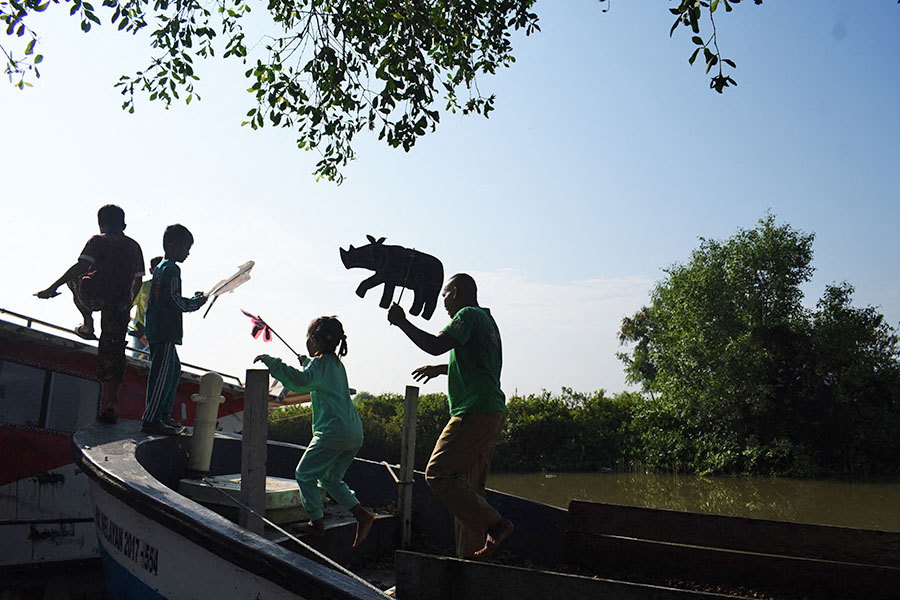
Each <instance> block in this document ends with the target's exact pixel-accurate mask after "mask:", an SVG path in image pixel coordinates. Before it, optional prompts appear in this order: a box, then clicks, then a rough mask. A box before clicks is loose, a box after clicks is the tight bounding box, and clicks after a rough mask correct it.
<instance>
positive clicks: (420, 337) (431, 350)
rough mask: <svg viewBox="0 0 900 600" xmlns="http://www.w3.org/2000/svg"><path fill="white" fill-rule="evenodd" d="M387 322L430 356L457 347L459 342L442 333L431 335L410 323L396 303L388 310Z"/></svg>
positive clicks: (438, 354)
mask: <svg viewBox="0 0 900 600" xmlns="http://www.w3.org/2000/svg"><path fill="white" fill-rule="evenodd" d="M388 322H390V324H391V325H396V326H397V327H399V328H400V331H402V332H403V333H405V334H406V337H408V338H409V339H410V340H412V342H413V343H414V344H415V345H416V346H418V347H419V349H421V350H424V351H425V352H427V353H428V354H431V355H432V356H440V355H441V354H445V353H447V352H450V350H452V349H453V348H456V347H457V346H459V342H458V341H456V339H454V338H453V336H451V335H449V334H447V333H444V332H443V331H442V332H440V333H439V334H437V335H432V334H430V333H428V332H427V331H423V330H421V329H419V328H418V327H416V326H415V325H413V324H412V323H410V322H409V319H407V318H406V313H405V312H403V309H402V308H401V307H400V305H399V304H397V303H394V304H392V305H391V307H390V308H389V309H388Z"/></svg>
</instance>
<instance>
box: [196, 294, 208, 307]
mask: <svg viewBox="0 0 900 600" xmlns="http://www.w3.org/2000/svg"><path fill="white" fill-rule="evenodd" d="M194 300H199V301H200V306H203V305H204V304H206V302H207V300H209V297H208V296H207V295H206V294H204V293H203V292H194Z"/></svg>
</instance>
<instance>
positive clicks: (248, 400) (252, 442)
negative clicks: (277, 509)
mask: <svg viewBox="0 0 900 600" xmlns="http://www.w3.org/2000/svg"><path fill="white" fill-rule="evenodd" d="M246 381H247V385H246V386H245V387H244V431H243V436H244V439H243V441H242V443H241V494H240V497H241V502H242V503H243V504H244V505H246V506H249V507H250V508H252V509H253V510H254V511H256V513H257V514H259V515H265V513H266V441H267V438H268V437H269V432H268V427H269V402H268V401H269V371H268V369H248V370H247V379H246ZM239 524H240V525H241V527H244V528H246V529H249V530H250V531H252V532H254V533H258V534H260V535H262V533H263V521H262V519H261V518H259V517H257V516H256V515H254V514H252V513H251V512H250V511H248V510H246V509H244V508H241V509H240V517H239Z"/></svg>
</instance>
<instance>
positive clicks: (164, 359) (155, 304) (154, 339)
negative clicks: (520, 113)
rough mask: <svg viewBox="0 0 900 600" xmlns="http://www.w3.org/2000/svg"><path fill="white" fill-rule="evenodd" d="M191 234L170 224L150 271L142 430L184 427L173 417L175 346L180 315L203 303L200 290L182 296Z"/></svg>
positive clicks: (177, 376) (171, 431) (177, 372)
mask: <svg viewBox="0 0 900 600" xmlns="http://www.w3.org/2000/svg"><path fill="white" fill-rule="evenodd" d="M193 245H194V236H193V235H191V232H190V231H188V229H187V227H185V226H184V225H169V226H168V227H166V231H165V233H164V234H163V249H164V250H165V258H164V259H163V261H162V262H161V263H159V266H157V267H156V270H155V271H154V272H153V279H152V280H151V282H150V299H149V300H148V301H147V319H146V323H145V325H144V334H145V335H146V336H147V342H148V343H149V344H150V376H149V377H148V378H147V402H146V408H145V409H144V416H143V417H142V418H141V421H142V422H143V423H142V426H141V431H143V432H145V433H160V434H164V435H176V434H179V433H181V432H182V431H183V430H184V428H183V427H182V426H181V423H179V422H178V421H176V420H175V419H173V418H172V405H173V404H174V403H175V392H176V390H177V389H178V382H179V381H180V380H181V362H180V361H179V360H178V353H177V352H176V351H175V346H177V345H180V344H181V338H182V337H183V335H184V325H183V323H182V318H181V314H182V313H185V312H192V311H195V310H198V309H199V308H200V307H201V306H203V305H204V304H206V296H204V295H203V292H195V293H194V295H193V297H191V298H183V297H182V296H181V268H180V267H179V266H178V263H180V262H184V261H185V259H187V257H188V255H189V254H190V253H191V246H193Z"/></svg>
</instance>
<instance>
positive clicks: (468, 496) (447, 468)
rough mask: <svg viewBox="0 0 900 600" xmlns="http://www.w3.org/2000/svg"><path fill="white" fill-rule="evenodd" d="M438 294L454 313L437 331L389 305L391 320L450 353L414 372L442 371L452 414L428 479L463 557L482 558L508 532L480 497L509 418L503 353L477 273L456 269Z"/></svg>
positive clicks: (419, 341)
mask: <svg viewBox="0 0 900 600" xmlns="http://www.w3.org/2000/svg"><path fill="white" fill-rule="evenodd" d="M441 295H442V296H443V298H444V308H446V309H447V313H448V314H449V315H450V317H451V318H452V320H451V321H450V324H449V325H447V326H446V327H444V329H442V330H441V332H440V333H439V334H438V335H432V334H430V333H427V332H425V331H423V330H421V329H419V328H418V327H416V326H415V325H413V324H412V323H410V322H409V320H407V318H406V313H404V312H403V309H402V308H400V306H399V305H397V304H394V305H392V306H391V308H390V309H389V310H388V321H389V322H390V323H391V324H392V325H396V326H397V327H399V328H400V330H401V331H403V333H405V334H406V336H407V337H408V338H409V339H410V340H412V341H413V343H414V344H415V345H416V346H418V347H419V348H421V349H422V350H424V351H425V352H428V353H429V354H431V355H433V356H439V355H441V354H444V353H446V352H449V353H450V359H449V361H448V363H447V364H443V365H426V366H424V367H419V368H418V369H416V370H415V371H413V373H412V374H413V378H414V379H415V380H416V381H423V382H424V383H427V382H428V381H429V380H431V379H432V378H433V377H437V376H438V375H447V383H448V386H447V388H448V394H447V395H448V398H449V403H450V420H449V421H448V422H447V425H446V426H445V427H444V431H443V432H442V433H441V436H440V437H439V438H438V441H437V443H436V444H435V445H434V450H433V451H432V453H431V458H430V459H429V461H428V467H427V468H426V470H425V480H426V481H427V482H428V485H429V486H430V487H431V489H432V490H433V491H434V493H435V494H436V495H437V496H438V498H440V500H441V502H442V503H443V504H444V506H446V507H447V508H448V509H449V510H450V512H452V513H453V515H454V517H456V550H457V553H458V554H459V556H460V558H473V557H474V558H487V557H488V556H490V555H492V554H493V553H494V552H495V551H496V550H497V547H498V546H499V545H500V543H501V542H502V541H503V540H504V539H506V537H507V536H509V534H510V533H512V531H513V524H512V522H510V521H509V520H507V519H504V518H503V516H501V515H500V513H499V512H497V510H496V509H495V508H494V507H492V506H491V505H490V504H488V503H487V501H486V500H485V498H484V495H485V492H484V488H485V484H486V482H487V476H488V472H489V470H490V467H491V459H492V458H493V456H494V446H495V445H496V443H497V438H498V437H499V436H500V431H501V429H502V428H503V424H504V422H505V421H506V398H505V396H504V395H503V391H502V390H501V389H500V369H501V367H502V364H503V352H502V345H501V342H500V330H499V329H498V328H497V323H496V322H495V321H494V318H493V317H492V316H491V311H490V310H489V309H487V308H482V307H480V306H478V294H477V288H476V286H475V280H473V279H472V277H470V276H469V275H466V274H464V273H460V274H457V275H454V276H453V277H451V278H450V279H449V281H447V284H446V285H445V286H444V289H443V291H442V292H441Z"/></svg>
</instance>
